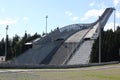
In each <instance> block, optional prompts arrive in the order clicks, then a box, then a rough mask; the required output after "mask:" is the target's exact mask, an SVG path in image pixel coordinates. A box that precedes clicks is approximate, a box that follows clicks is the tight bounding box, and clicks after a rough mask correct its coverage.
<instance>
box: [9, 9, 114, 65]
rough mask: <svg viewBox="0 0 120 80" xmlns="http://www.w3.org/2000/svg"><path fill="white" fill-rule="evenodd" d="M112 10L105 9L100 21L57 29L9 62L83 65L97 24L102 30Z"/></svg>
mask: <svg viewBox="0 0 120 80" xmlns="http://www.w3.org/2000/svg"><path fill="white" fill-rule="evenodd" d="M113 10H114V8H107V9H106V10H105V11H104V13H103V14H102V16H101V17H100V19H98V20H97V21H95V22H94V23H90V24H72V25H68V26H65V27H62V28H60V29H59V28H57V29H55V30H54V31H53V32H51V33H49V34H47V35H46V36H44V37H42V38H40V39H39V40H37V41H36V42H35V43H34V46H33V48H31V49H29V50H28V51H26V52H24V53H23V54H22V55H20V56H19V57H17V58H15V59H14V60H12V61H11V63H17V64H41V65H42V64H44V65H65V64H68V65H73V64H85V63H88V61H89V55H90V52H91V47H92V45H93V42H94V39H97V37H98V35H99V33H98V27H99V22H100V23H101V24H102V25H101V26H100V27H101V28H104V26H105V24H106V23H107V21H108V19H109V17H110V15H111V14H112V12H113Z"/></svg>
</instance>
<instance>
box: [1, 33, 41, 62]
mask: <svg viewBox="0 0 120 80" xmlns="http://www.w3.org/2000/svg"><path fill="white" fill-rule="evenodd" d="M39 37H41V35H39V34H37V33H35V34H34V35H32V36H31V35H30V34H27V33H25V34H24V36H23V37H20V36H18V35H15V36H14V37H13V38H12V39H10V38H9V36H8V35H7V38H6V39H4V38H3V39H2V40H1V41H0V56H5V44H6V41H7V58H6V59H7V60H9V59H12V58H14V57H17V56H19V55H20V54H22V53H23V52H25V51H26V50H27V49H28V47H26V46H25V43H27V42H29V41H32V40H35V39H36V38H39Z"/></svg>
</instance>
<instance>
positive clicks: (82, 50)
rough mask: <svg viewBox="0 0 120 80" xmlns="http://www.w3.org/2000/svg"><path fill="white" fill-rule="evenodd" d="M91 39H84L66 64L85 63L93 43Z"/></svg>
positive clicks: (87, 60)
mask: <svg viewBox="0 0 120 80" xmlns="http://www.w3.org/2000/svg"><path fill="white" fill-rule="evenodd" d="M93 42H94V41H93V40H88V41H84V42H83V43H82V44H81V47H79V49H78V50H77V52H76V53H75V54H74V55H73V57H72V58H71V59H70V60H69V62H68V63H67V64H68V65H74V64H87V63H88V62H89V55H90V52H91V48H92V45H93Z"/></svg>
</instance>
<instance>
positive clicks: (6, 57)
mask: <svg viewBox="0 0 120 80" xmlns="http://www.w3.org/2000/svg"><path fill="white" fill-rule="evenodd" d="M7 31H8V25H7V26H6V39H5V60H7Z"/></svg>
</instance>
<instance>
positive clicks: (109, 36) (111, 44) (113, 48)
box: [90, 26, 120, 62]
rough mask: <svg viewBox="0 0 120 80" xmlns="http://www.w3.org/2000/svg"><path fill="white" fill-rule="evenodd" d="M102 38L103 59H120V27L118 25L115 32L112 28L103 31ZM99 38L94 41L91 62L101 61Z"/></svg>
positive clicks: (103, 60) (106, 60) (105, 60)
mask: <svg viewBox="0 0 120 80" xmlns="http://www.w3.org/2000/svg"><path fill="white" fill-rule="evenodd" d="M101 34H102V36H101V37H102V40H101V61H102V62H108V61H119V60H120V54H119V49H120V27H119V26H118V28H117V30H116V31H115V32H113V31H112V30H108V31H103V30H102V32H101ZM98 57H99V38H98V39H97V40H96V41H95V42H94V44H93V47H92V51H91V55H90V62H98V61H99V58H98Z"/></svg>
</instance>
